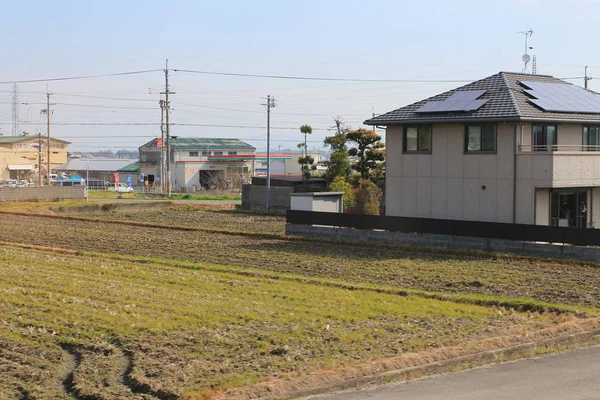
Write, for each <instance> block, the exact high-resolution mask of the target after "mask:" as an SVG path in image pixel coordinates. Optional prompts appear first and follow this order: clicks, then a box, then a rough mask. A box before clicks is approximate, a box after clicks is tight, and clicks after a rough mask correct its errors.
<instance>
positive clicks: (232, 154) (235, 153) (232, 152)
mask: <svg viewBox="0 0 600 400" xmlns="http://www.w3.org/2000/svg"><path fill="white" fill-rule="evenodd" d="M227 154H228V155H230V156H237V151H230V152H228V153H227Z"/></svg>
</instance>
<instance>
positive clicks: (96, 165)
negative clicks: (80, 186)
mask: <svg viewBox="0 0 600 400" xmlns="http://www.w3.org/2000/svg"><path fill="white" fill-rule="evenodd" d="M136 162H137V160H125V159H119V158H71V159H69V162H67V163H65V164H63V165H60V166H58V167H56V168H55V169H54V171H55V172H57V173H65V174H68V175H79V176H82V177H83V178H85V177H86V176H87V174H88V171H89V177H90V179H102V180H105V181H108V182H114V174H115V172H119V170H121V169H122V168H125V167H127V166H129V165H131V164H132V163H136ZM119 182H123V183H126V182H127V180H121V179H119ZM136 182H137V179H136V180H135V181H133V179H132V185H135V184H136Z"/></svg>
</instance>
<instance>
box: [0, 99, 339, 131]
mask: <svg viewBox="0 0 600 400" xmlns="http://www.w3.org/2000/svg"><path fill="white" fill-rule="evenodd" d="M171 93H173V92H171ZM22 124H23V125H28V126H36V125H44V126H45V125H46V124H45V123H40V122H30V123H22ZM0 125H10V123H7V122H0ZM52 125H55V126H160V123H159V122H53V123H52ZM171 126H184V127H187V126H191V127H194V126H196V127H207V128H239V129H266V126H259V125H220V124H199V123H186V122H183V123H171ZM271 129H277V130H298V127H297V126H293V127H292V126H272V127H271ZM313 130H316V131H331V130H332V129H331V128H313Z"/></svg>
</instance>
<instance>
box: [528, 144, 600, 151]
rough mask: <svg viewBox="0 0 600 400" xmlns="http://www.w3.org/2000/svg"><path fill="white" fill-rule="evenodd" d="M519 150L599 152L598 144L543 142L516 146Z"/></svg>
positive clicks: (599, 145) (599, 146)
mask: <svg viewBox="0 0 600 400" xmlns="http://www.w3.org/2000/svg"><path fill="white" fill-rule="evenodd" d="M517 150H518V151H520V152H546V153H548V152H575V153H577V152H600V144H548V145H546V144H543V145H522V144H519V145H518V146H517Z"/></svg>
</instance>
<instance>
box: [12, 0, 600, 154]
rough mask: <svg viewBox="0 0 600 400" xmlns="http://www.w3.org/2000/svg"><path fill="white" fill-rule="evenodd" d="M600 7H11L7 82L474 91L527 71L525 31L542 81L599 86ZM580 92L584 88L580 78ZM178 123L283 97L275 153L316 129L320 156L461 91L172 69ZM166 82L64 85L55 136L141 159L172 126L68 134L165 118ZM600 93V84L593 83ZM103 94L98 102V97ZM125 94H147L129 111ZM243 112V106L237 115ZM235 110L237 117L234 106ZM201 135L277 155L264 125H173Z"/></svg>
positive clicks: (201, 80) (248, 115) (35, 111)
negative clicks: (331, 134)
mask: <svg viewBox="0 0 600 400" xmlns="http://www.w3.org/2000/svg"><path fill="white" fill-rule="evenodd" d="M598 15H600V1H591V0H588V1H576V0H571V1H551V0H550V1H548V0H547V1H542V0H539V1H537V0H498V1H454V2H449V1H420V2H412V1H411V2H402V1H368V2H367V1H333V0H331V1H326V0H321V1H285V0H282V1H279V2H274V1H258V0H256V1H220V2H215V1H171V2H158V1H53V2H46V1H44V2H42V1H23V2H8V1H3V2H2V13H1V15H0V34H1V36H2V37H3V38H5V40H4V41H3V46H2V62H0V81H13V80H27V79H39V78H51V77H65V76H77V75H94V74H106V73H115V72H123V71H136V70H146V69H160V68H164V60H165V59H166V58H169V66H170V68H175V69H192V70H205V71H206V70H208V71H222V72H239V73H257V74H281V75H302V76H321V77H332V78H365V79H428V80H429V79H431V80H467V81H468V80H475V79H480V78H483V77H486V76H488V75H491V74H494V73H496V72H498V71H521V70H522V69H523V65H522V63H521V55H522V53H523V50H524V40H523V35H520V34H518V32H520V31H524V30H528V29H529V28H531V29H533V31H534V33H533V36H532V37H531V38H530V45H531V46H533V47H534V50H533V51H532V54H535V55H536V56H537V64H538V65H537V67H538V73H540V74H550V75H554V76H556V77H578V76H582V75H583V67H584V66H585V65H589V69H588V73H589V75H591V76H598V77H600V53H599V52H598V51H597V45H598V42H599V38H600V35H599V34H598V32H597V25H598V22H597V16H598ZM571 82H573V83H576V84H579V85H583V82H582V80H581V79H579V80H571ZM171 83H172V85H173V87H174V90H175V91H176V92H177V94H176V95H174V96H173V97H172V101H171V104H172V107H173V109H174V110H173V113H172V121H173V122H174V123H196V124H207V125H243V126H259V127H260V126H263V125H264V124H265V112H264V107H262V106H261V103H262V102H264V100H263V99H262V97H265V96H266V95H267V94H271V95H274V96H275V97H276V99H277V102H278V107H277V108H275V109H274V111H273V116H272V121H273V122H272V124H273V126H274V127H277V128H290V129H274V130H273V136H272V137H273V146H274V147H275V149H278V148H279V146H281V148H282V149H285V148H288V147H291V148H293V147H295V144H296V143H297V142H299V141H301V139H302V135H301V134H300V132H299V130H296V129H294V128H296V127H299V126H300V125H302V124H310V125H312V126H313V127H314V128H315V131H314V133H313V135H312V136H313V137H312V138H311V139H312V142H311V146H315V147H320V146H321V142H322V139H323V138H324V137H325V136H326V135H327V134H328V131H327V128H329V127H330V126H331V125H332V117H333V116H336V115H341V116H343V118H344V120H345V121H346V122H347V123H348V124H350V125H351V126H352V127H355V128H356V127H359V126H360V124H361V122H362V121H363V120H364V119H366V118H368V117H369V116H370V114H371V112H372V110H374V111H375V112H376V113H381V112H386V111H390V110H392V109H394V108H398V107H401V106H404V105H407V104H409V103H411V102H414V101H418V100H420V99H422V98H425V97H428V96H431V95H434V94H437V93H439V92H442V91H444V90H448V89H451V88H453V87H456V86H459V85H460V84H459V83H356V82H354V83H350V82H319V81H293V80H269V79H260V78H241V77H219V76H209V75H198V74H186V73H182V72H172V73H171ZM163 85H164V75H163V74H162V72H160V71H158V72H153V73H148V74H141V75H132V76H126V77H110V78H96V79H85V80H76V81H64V82H49V83H48V89H49V91H50V92H52V93H55V95H53V96H52V101H53V102H55V103H56V105H55V106H53V107H54V108H55V112H54V114H53V116H52V122H53V123H56V124H57V125H56V126H54V127H53V128H52V134H53V136H57V137H61V138H65V139H67V140H70V141H71V142H72V143H73V145H72V146H71V148H72V149H73V150H85V149H89V150H99V149H108V148H111V149H113V150H116V149H118V148H137V147H138V146H140V145H141V144H143V143H144V142H146V141H148V140H150V139H151V138H152V137H155V136H158V135H160V130H159V128H158V127H157V126H66V125H59V124H60V123H83V122H94V123H131V122H140V123H156V122H159V121H160V111H159V109H158V100H159V98H160V94H159V92H160V91H161V88H162V86H163ZM590 88H591V89H595V90H600V79H598V80H592V81H590ZM10 90H11V85H0V99H1V100H0V123H1V124H2V125H0V128H1V131H2V132H3V133H4V134H5V135H7V134H8V135H10V134H11V132H12V127H11V125H10V122H11V105H10V101H11V93H10ZM45 90H46V84H45V83H23V84H19V91H20V92H19V101H20V102H21V103H27V104H22V105H21V106H20V120H21V121H22V122H21V126H20V128H21V130H27V131H29V132H30V133H37V132H42V133H45V128H44V127H43V126H42V125H40V124H41V123H43V119H42V117H41V116H40V113H39V111H40V109H41V108H44V106H43V104H39V103H42V102H43V101H45V94H44V92H45ZM89 96H95V97H89ZM121 98H128V99H137V100H138V101H132V100H120V99H121ZM225 109H229V110H225ZM232 110H235V111H232ZM173 134H174V135H179V136H186V137H194V136H197V137H239V138H242V139H244V140H247V141H248V142H249V143H251V144H252V145H254V146H256V147H257V148H259V149H262V148H264V147H265V132H264V129H261V128H218V127H184V126H174V127H173Z"/></svg>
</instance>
